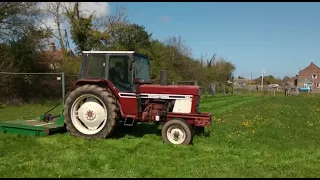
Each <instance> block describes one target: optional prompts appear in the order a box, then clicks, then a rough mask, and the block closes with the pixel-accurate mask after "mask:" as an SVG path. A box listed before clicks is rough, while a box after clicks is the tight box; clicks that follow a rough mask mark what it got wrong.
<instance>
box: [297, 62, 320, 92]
mask: <svg viewBox="0 0 320 180" xmlns="http://www.w3.org/2000/svg"><path fill="white" fill-rule="evenodd" d="M294 85H296V86H297V87H300V88H302V87H303V88H312V89H319V90H320V68H319V67H318V66H317V65H315V64H314V63H313V62H311V63H310V65H309V66H307V67H306V68H304V69H303V70H300V72H299V74H297V75H296V78H295V79H294Z"/></svg>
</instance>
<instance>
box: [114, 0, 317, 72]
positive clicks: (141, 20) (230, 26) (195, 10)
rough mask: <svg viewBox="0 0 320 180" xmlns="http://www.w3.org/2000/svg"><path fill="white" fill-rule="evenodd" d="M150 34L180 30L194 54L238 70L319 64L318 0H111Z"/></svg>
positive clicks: (293, 69)
mask: <svg viewBox="0 0 320 180" xmlns="http://www.w3.org/2000/svg"><path fill="white" fill-rule="evenodd" d="M119 4H121V5H124V6H125V7H126V8H127V11H128V15H129V19H130V21H131V22H133V23H137V24H140V25H143V26H145V27H146V30H147V31H149V32H151V33H152V34H153V37H154V38H157V39H160V40H163V39H165V38H167V37H169V36H182V38H183V39H184V40H185V42H186V44H187V45H188V46H189V47H190V48H191V49H192V51H193V54H194V56H195V57H200V55H201V53H203V54H207V55H208V56H212V55H213V54H214V53H217V56H218V57H224V58H226V59H227V60H229V61H231V62H232V63H233V64H235V65H236V71H235V75H236V76H239V75H240V76H244V77H247V78H250V76H251V73H252V75H253V77H254V78H255V77H257V76H260V75H261V69H265V71H266V74H273V75H275V76H278V77H283V76H285V75H289V76H294V75H295V74H296V73H297V72H298V71H299V69H303V68H304V67H306V66H308V65H309V64H310V62H311V61H312V62H314V63H316V64H317V65H319V66H320V18H319V17H320V3H302V2H300V3H248V2H247V3H245V2H242V3H231V2H229V3H215V2H211V3H203V2H202V3H195V2H193V3H191V2H189V3H188V2H185V3H174V2H171V3H164V2H163V3H157V2H149V3H138V2H135V3H128V2H126V3H109V5H110V8H111V11H112V10H114V9H115V7H116V6H117V5H119Z"/></svg>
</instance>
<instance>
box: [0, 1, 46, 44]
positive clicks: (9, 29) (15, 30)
mask: <svg viewBox="0 0 320 180" xmlns="http://www.w3.org/2000/svg"><path fill="white" fill-rule="evenodd" d="M40 15H41V14H40V10H39V8H38V7H37V5H36V3H35V2H1V3H0V21H1V22H0V42H2V43H8V42H9V41H16V40H18V39H19V38H21V37H23V36H24V34H25V32H26V31H27V29H28V28H29V27H30V26H32V25H34V23H35V19H36V17H38V16H40Z"/></svg>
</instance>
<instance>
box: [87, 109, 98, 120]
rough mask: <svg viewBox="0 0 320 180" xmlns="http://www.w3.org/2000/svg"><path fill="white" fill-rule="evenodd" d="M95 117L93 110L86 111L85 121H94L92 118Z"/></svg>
mask: <svg viewBox="0 0 320 180" xmlns="http://www.w3.org/2000/svg"><path fill="white" fill-rule="evenodd" d="M95 117H96V113H94V112H93V110H90V109H89V110H88V111H87V113H86V119H87V120H89V121H92V120H94V118H95Z"/></svg>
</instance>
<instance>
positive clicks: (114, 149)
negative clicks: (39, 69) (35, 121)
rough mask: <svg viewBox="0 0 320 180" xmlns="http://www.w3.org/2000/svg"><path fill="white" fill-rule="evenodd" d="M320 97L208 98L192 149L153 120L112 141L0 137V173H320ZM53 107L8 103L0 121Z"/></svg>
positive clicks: (30, 174)
mask: <svg viewBox="0 0 320 180" xmlns="http://www.w3.org/2000/svg"><path fill="white" fill-rule="evenodd" d="M319 100H320V99H319V98H316V97H315V98H312V97H284V96H282V97H280V96H276V97H263V96H252V97H249V96H228V97H205V98H204V99H203V101H202V104H201V110H202V111H208V112H212V113H214V124H213V125H212V126H211V127H210V128H208V129H206V134H205V135H203V136H196V137H195V138H194V145H191V146H174V145H170V144H163V143H162V140H161V137H160V130H159V129H157V128H156V127H155V126H152V125H147V124H138V126H137V127H136V129H134V130H132V132H127V133H122V132H118V133H117V134H116V135H115V137H114V138H112V139H107V140H91V141H89V140H84V139H80V138H74V137H72V136H70V135H69V134H68V133H65V134H56V135H52V136H48V137H41V138H39V137H25V136H18V135H5V134H0V147H1V148H0V177H319V176H320V171H319V169H320V163H319V162H320V150H319V137H320V128H319V127H320V101H319ZM52 105H53V104H43V105H37V104H34V105H25V106H22V107H7V108H2V109H0V120H9V119H21V118H23V117H32V116H38V115H39V114H40V113H43V112H44V111H46V110H47V109H50V108H51V106H52ZM58 112H59V109H58Z"/></svg>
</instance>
